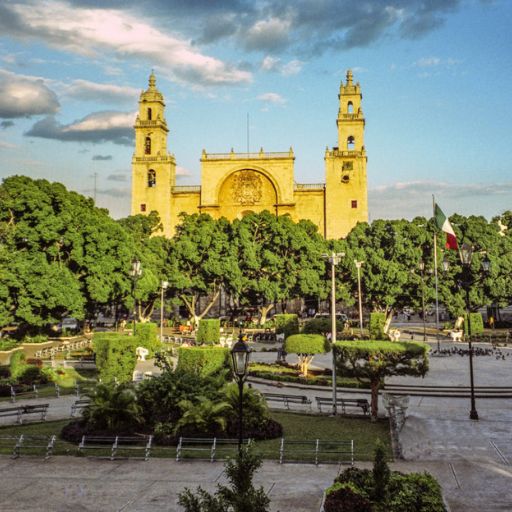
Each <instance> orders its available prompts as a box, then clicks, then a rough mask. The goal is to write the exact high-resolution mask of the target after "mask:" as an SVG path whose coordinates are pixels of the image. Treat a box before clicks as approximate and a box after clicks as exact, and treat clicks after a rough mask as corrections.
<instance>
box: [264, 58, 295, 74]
mask: <svg viewBox="0 0 512 512" xmlns="http://www.w3.org/2000/svg"><path fill="white" fill-rule="evenodd" d="M303 65H304V63H303V62H302V61H301V60H297V59H294V60H291V61H290V62H287V63H286V64H283V62H282V61H281V59H279V58H277V57H272V56H270V55H267V56H266V57H265V58H264V59H263V60H262V62H261V69H262V70H263V71H271V72H275V73H280V74H281V75H284V76H290V75H296V74H297V73H300V71H301V70H302V66H303Z"/></svg>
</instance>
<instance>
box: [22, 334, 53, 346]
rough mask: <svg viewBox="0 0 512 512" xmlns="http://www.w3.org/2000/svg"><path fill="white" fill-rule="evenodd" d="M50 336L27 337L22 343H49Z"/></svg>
mask: <svg viewBox="0 0 512 512" xmlns="http://www.w3.org/2000/svg"><path fill="white" fill-rule="evenodd" d="M47 342H48V336H46V335H44V334H37V335H36V336H25V337H24V338H23V340H22V343H37V344H39V343H47Z"/></svg>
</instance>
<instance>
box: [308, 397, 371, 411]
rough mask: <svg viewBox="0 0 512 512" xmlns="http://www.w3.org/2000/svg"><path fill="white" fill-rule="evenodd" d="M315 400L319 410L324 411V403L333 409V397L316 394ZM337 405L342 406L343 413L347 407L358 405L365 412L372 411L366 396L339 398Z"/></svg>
mask: <svg viewBox="0 0 512 512" xmlns="http://www.w3.org/2000/svg"><path fill="white" fill-rule="evenodd" d="M315 400H316V404H317V406H318V411H319V412H323V411H322V405H327V406H329V408H330V410H331V411H332V398H325V397H322V396H316V397H315ZM336 405H337V406H340V407H341V412H342V413H343V414H346V408H347V407H356V408H357V407H358V408H360V409H361V410H362V411H363V413H364V414H368V413H369V412H370V403H369V402H368V400H367V399H366V398H337V399H336Z"/></svg>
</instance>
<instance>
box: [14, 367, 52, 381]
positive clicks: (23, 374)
mask: <svg viewBox="0 0 512 512" xmlns="http://www.w3.org/2000/svg"><path fill="white" fill-rule="evenodd" d="M16 380H17V382H18V383H19V384H46V383H47V382H48V377H47V375H46V373H45V372H44V371H43V370H42V369H41V368H39V367H37V366H32V365H26V366H24V367H23V368H22V369H21V370H20V371H19V373H18V375H17V377H16Z"/></svg>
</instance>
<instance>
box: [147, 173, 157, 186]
mask: <svg viewBox="0 0 512 512" xmlns="http://www.w3.org/2000/svg"><path fill="white" fill-rule="evenodd" d="M148 187H149V188H153V187H156V171H154V170H153V169H150V170H149V171H148Z"/></svg>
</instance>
